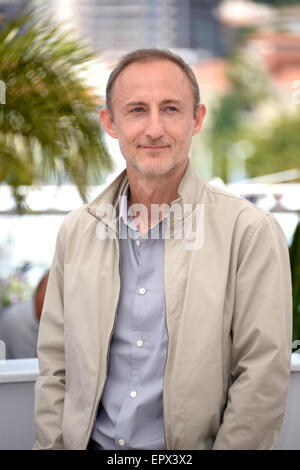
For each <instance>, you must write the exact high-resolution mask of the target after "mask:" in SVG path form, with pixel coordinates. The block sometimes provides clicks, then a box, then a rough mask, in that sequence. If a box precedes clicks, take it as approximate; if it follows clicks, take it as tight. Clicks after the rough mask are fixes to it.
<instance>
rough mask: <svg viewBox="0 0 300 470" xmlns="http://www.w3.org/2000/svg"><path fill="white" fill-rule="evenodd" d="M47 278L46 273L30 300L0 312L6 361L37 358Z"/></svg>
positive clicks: (0, 325)
mask: <svg viewBox="0 0 300 470" xmlns="http://www.w3.org/2000/svg"><path fill="white" fill-rule="evenodd" d="M48 276H49V274H48V272H47V273H46V274H44V275H43V276H42V278H41V280H40V281H39V284H38V286H37V288H36V290H35V293H34V297H33V299H32V300H30V301H27V302H22V303H17V304H13V305H10V306H9V307H6V308H5V309H4V310H3V311H2V312H0V340H2V341H4V343H5V350H6V359H25V358H31V357H36V356H37V339H38V330H39V322H40V318H41V314H42V309H43V302H44V297H45V292H46V288H47V282H48Z"/></svg>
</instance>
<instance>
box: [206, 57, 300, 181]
mask: <svg viewBox="0 0 300 470" xmlns="http://www.w3.org/2000/svg"><path fill="white" fill-rule="evenodd" d="M229 66H230V73H229V74H228V78H229V80H230V83H231V89H230V91H229V92H227V93H226V94H224V95H223V96H221V97H220V98H219V99H218V101H216V104H215V107H214V108H213V110H212V113H211V115H212V122H211V133H210V137H209V141H208V145H209V147H210V148H211V149H212V151H213V176H220V177H221V178H222V179H223V180H224V181H225V182H228V181H229V180H230V179H231V174H230V172H231V171H232V168H234V164H235V162H237V161H238V158H237V157H236V155H234V153H233V148H234V146H235V145H236V144H237V143H239V142H241V141H242V142H246V143H248V144H249V145H248V147H249V148H250V147H251V149H252V150H251V154H249V155H247V157H248V158H247V159H246V160H245V169H246V171H247V176H248V177H255V176H261V175H264V174H268V173H275V172H279V171H284V170H289V169H292V168H298V167H299V148H300V133H299V128H300V105H297V104H295V107H296V106H298V108H299V112H294V113H293V114H291V113H287V112H285V114H283V112H282V111H281V107H282V102H280V101H279V100H278V97H277V95H276V93H275V91H274V89H273V87H272V85H271V82H270V80H269V78H268V76H267V75H266V73H265V71H264V70H263V69H262V68H260V67H259V66H258V65H255V64H254V63H253V60H249V58H247V57H246V56H243V55H242V54H238V55H235V56H234V57H232V58H231V59H229ZM263 107H265V109H269V110H271V111H272V113H271V114H273V116H272V118H271V117H270V118H266V117H263V112H262V108H263ZM294 110H295V111H296V110H297V108H294ZM274 116H277V118H275V117H274Z"/></svg>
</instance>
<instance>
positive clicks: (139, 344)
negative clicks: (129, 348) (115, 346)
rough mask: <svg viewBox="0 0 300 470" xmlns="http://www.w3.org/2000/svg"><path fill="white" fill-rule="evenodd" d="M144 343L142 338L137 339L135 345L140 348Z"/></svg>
mask: <svg viewBox="0 0 300 470" xmlns="http://www.w3.org/2000/svg"><path fill="white" fill-rule="evenodd" d="M143 344H144V341H143V340H142V339H139V340H138V341H137V342H136V345H137V346H138V347H139V348H141V347H142V346H143Z"/></svg>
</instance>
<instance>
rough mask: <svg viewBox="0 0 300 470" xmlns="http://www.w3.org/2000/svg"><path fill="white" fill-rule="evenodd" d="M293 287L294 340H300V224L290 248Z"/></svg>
mask: <svg viewBox="0 0 300 470" xmlns="http://www.w3.org/2000/svg"><path fill="white" fill-rule="evenodd" d="M290 260H291V274H292V286H293V340H294V341H295V340H300V223H299V224H298V225H297V228H296V231H295V234H294V238H293V241H292V244H291V246H290Z"/></svg>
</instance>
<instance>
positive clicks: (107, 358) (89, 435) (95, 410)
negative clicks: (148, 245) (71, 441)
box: [84, 211, 121, 449]
mask: <svg viewBox="0 0 300 470" xmlns="http://www.w3.org/2000/svg"><path fill="white" fill-rule="evenodd" d="M88 212H89V211H88ZM91 214H92V213H91ZM92 215H94V214H92ZM98 220H100V219H98ZM100 222H101V221H100ZM102 223H103V222H102ZM105 226H106V227H107V228H108V229H109V230H111V231H113V232H114V233H115V234H116V232H115V231H114V230H112V229H111V228H110V227H109V226H108V225H106V224H105ZM116 235H117V234H116ZM117 238H118V250H119V253H118V254H119V262H118V266H119V277H120V281H121V274H120V242H119V237H118V235H117ZM120 292H121V289H119V296H118V302H117V307H116V310H115V317H114V323H113V327H112V329H111V332H110V336H109V342H108V349H107V354H106V370H105V380H104V383H103V386H102V391H101V394H100V396H99V398H98V400H97V401H96V407H95V408H94V410H93V414H92V417H93V419H92V426H91V427H90V429H89V433H88V439H87V440H86V442H85V444H84V448H85V449H86V448H87V446H88V443H89V441H90V439H91V436H92V433H93V430H94V427H95V423H96V420H97V411H98V407H99V403H100V401H101V398H102V396H103V393H104V389H105V384H106V382H107V369H108V360H109V354H110V347H111V339H112V336H113V334H114V331H115V327H116V317H117V315H116V312H117V310H118V306H119V302H120Z"/></svg>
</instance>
